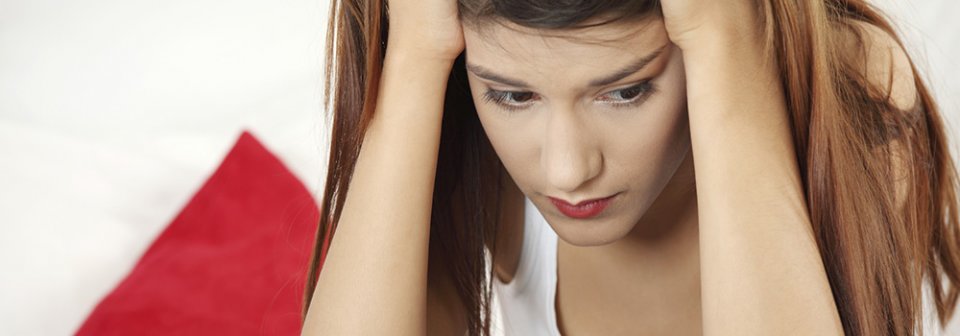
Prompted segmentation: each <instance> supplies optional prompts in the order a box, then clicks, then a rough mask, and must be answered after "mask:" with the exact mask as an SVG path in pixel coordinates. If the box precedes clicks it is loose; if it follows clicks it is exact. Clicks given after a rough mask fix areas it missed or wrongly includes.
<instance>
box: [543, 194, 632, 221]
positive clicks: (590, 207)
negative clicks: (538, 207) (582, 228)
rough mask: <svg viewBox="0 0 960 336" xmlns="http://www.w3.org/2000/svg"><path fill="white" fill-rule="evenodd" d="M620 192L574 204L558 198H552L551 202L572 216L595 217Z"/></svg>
mask: <svg viewBox="0 0 960 336" xmlns="http://www.w3.org/2000/svg"><path fill="white" fill-rule="evenodd" d="M617 195H618V194H613V195H612V196H608V197H605V198H599V199H592V200H587V201H583V202H580V203H578V204H577V205H573V204H570V203H567V202H566V201H564V200H562V199H558V198H553V197H549V198H550V202H551V203H553V205H554V206H556V207H557V210H560V212H562V213H563V214H564V215H566V216H567V217H570V218H577V219H585V218H590V217H594V216H596V215H599V214H600V213H601V212H603V209H606V208H607V205H609V204H610V201H612V200H613V198H614V197H616V196H617Z"/></svg>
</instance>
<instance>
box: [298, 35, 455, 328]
mask: <svg viewBox="0 0 960 336" xmlns="http://www.w3.org/2000/svg"><path fill="white" fill-rule="evenodd" d="M452 66H453V59H449V60H441V59H437V58H436V57H432V55H431V57H426V56H423V55H419V54H418V53H417V52H416V49H414V48H403V47H402V46H397V47H394V46H391V47H390V48H388V50H387V56H386V59H385V60H384V67H383V72H382V77H381V82H380V94H379V97H378V99H377V107H376V111H375V116H374V118H373V119H372V121H371V123H370V126H369V129H368V130H367V133H366V136H365V138H364V141H363V146H362V147H361V150H360V155H359V157H358V160H357V164H356V168H355V170H354V173H353V178H352V181H351V184H350V191H349V192H348V193H347V196H346V200H345V203H344V207H343V212H342V215H341V218H340V222H339V224H338V227H337V232H336V236H335V237H334V239H333V241H332V242H331V244H330V248H329V251H328V254H327V257H326V260H325V262H324V266H323V270H322V272H321V273H320V276H319V280H318V282H317V287H316V292H315V294H314V296H313V298H312V304H311V309H310V311H309V312H308V313H307V318H306V321H305V325H304V330H303V335H423V334H424V333H425V332H426V306H427V250H428V243H429V236H430V210H431V200H432V195H433V185H434V176H435V172H436V163H437V155H438V148H439V143H440V126H441V120H442V116H443V113H442V107H443V97H444V91H445V89H446V83H447V77H448V75H449V73H450V69H451V68H452Z"/></svg>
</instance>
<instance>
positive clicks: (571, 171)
mask: <svg viewBox="0 0 960 336" xmlns="http://www.w3.org/2000/svg"><path fill="white" fill-rule="evenodd" d="M554 115H555V116H553V117H551V118H550V121H549V122H548V123H547V132H546V140H545V141H544V144H543V149H542V152H541V157H540V164H541V166H542V169H543V172H545V174H546V177H547V180H548V182H549V183H550V184H551V186H552V187H553V188H556V189H557V191H563V192H574V191H576V190H577V189H578V188H579V187H580V186H582V185H584V184H585V183H587V182H588V181H590V180H592V179H593V178H594V177H596V176H597V175H598V174H599V173H600V170H601V167H602V161H603V157H602V154H601V152H600V150H599V148H597V146H595V145H594V144H595V143H596V141H594V140H595V139H594V138H593V137H592V135H591V132H589V130H588V129H586V127H585V125H583V123H582V122H580V121H579V120H578V119H577V117H576V116H575V115H573V114H572V113H556V114H554Z"/></svg>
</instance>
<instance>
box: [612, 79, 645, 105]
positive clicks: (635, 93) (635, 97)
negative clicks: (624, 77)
mask: <svg viewBox="0 0 960 336" xmlns="http://www.w3.org/2000/svg"><path fill="white" fill-rule="evenodd" d="M653 91H654V87H653V84H652V83H650V81H646V82H643V83H640V84H637V85H634V86H631V87H628V88H625V89H620V90H615V91H610V92H608V93H605V94H604V95H603V96H600V99H599V100H600V101H604V102H609V103H611V104H634V103H636V104H639V103H641V102H643V100H644V98H646V97H647V96H649V95H650V94H651V93H653Z"/></svg>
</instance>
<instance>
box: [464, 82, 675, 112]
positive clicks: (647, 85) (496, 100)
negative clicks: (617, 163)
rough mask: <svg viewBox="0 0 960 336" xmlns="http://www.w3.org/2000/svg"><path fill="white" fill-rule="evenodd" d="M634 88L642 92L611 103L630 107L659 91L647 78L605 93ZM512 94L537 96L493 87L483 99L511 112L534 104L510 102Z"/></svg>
mask: <svg viewBox="0 0 960 336" xmlns="http://www.w3.org/2000/svg"><path fill="white" fill-rule="evenodd" d="M632 90H639V91H640V92H638V93H637V95H636V96H635V97H633V98H631V99H629V100H625V101H622V102H611V103H609V104H610V105H613V106H614V107H619V108H629V107H634V106H639V105H640V104H642V103H643V102H644V101H646V100H647V98H648V97H649V96H650V95H652V94H654V93H655V92H657V88H656V86H655V85H654V84H653V83H651V82H650V80H646V81H643V82H640V83H637V84H636V85H633V86H630V87H627V88H623V89H619V90H613V91H610V92H607V93H604V94H603V95H604V96H607V95H610V94H615V93H621V95H622V93H623V92H628V91H632ZM511 95H531V96H533V97H536V94H535V93H532V92H526V91H498V90H493V89H487V92H485V93H484V94H483V100H484V101H486V102H488V103H492V104H494V105H497V106H498V107H500V108H501V109H504V110H507V111H511V112H512V111H519V110H522V109H525V108H527V107H528V106H529V105H531V104H532V103H531V102H530V101H527V102H524V103H519V104H515V103H510V102H508V99H510V98H511ZM530 99H533V98H530Z"/></svg>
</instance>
